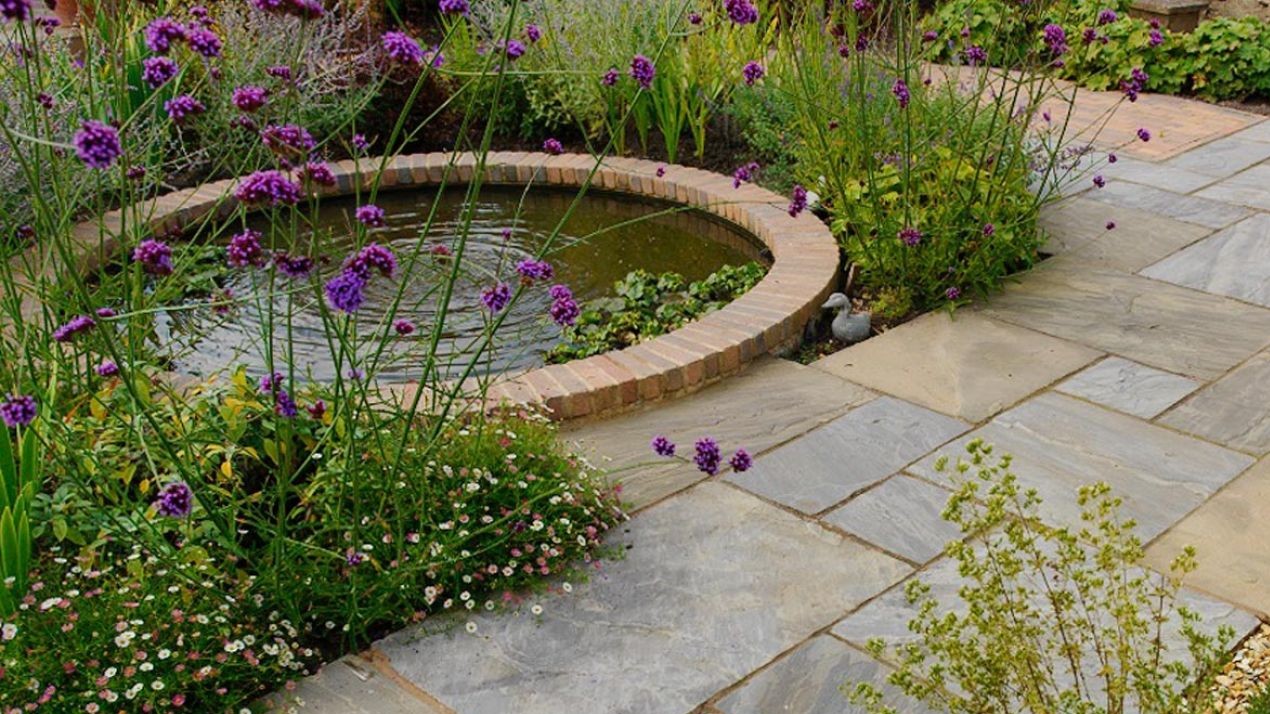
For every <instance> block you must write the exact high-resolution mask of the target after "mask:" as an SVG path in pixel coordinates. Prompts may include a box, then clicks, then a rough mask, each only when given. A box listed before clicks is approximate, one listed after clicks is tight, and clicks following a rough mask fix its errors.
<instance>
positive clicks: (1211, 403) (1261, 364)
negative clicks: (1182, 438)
mask: <svg viewBox="0 0 1270 714" xmlns="http://www.w3.org/2000/svg"><path fill="white" fill-rule="evenodd" d="M1159 422H1160V423H1161V424H1167V425H1168V426H1171V427H1173V428H1175V429H1180V430H1182V431H1185V432H1189V433H1191V434H1196V435H1198V436H1202V437H1204V438H1205V439H1209V440H1212V441H1216V442H1220V443H1222V444H1226V445H1227V446H1230V447H1233V448H1236V449H1240V450H1242V451H1247V452H1250V453H1254V454H1258V455H1261V454H1266V453H1270V352H1262V353H1261V354H1259V355H1257V356H1256V357H1253V358H1252V359H1250V360H1248V362H1246V363H1245V364H1243V365H1241V366H1240V367H1239V369H1236V370H1235V371H1233V372H1231V373H1230V374H1228V375H1226V376H1225V377H1223V378H1221V379H1220V380H1218V381H1216V382H1214V383H1213V384H1210V385H1209V386H1207V387H1205V388H1204V389H1201V390H1200V391H1198V392H1196V393H1195V394H1194V395H1192V396H1191V398H1190V399H1187V400H1186V401H1184V402H1182V403H1181V404H1179V405H1178V406H1176V407H1174V408H1173V410H1171V411H1169V412H1168V413H1166V414H1165V415H1164V416H1162V417H1160V419H1159ZM1267 549H1268V550H1270V543H1267Z"/></svg>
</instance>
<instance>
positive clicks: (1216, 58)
mask: <svg viewBox="0 0 1270 714" xmlns="http://www.w3.org/2000/svg"><path fill="white" fill-rule="evenodd" d="M1181 46H1182V49H1181V50H1180V51H1175V52H1171V53H1170V54H1169V56H1168V58H1167V60H1166V62H1165V63H1164V66H1163V67H1161V68H1160V71H1162V72H1163V73H1165V74H1177V75H1180V76H1182V77H1185V78H1187V79H1188V84H1187V88H1188V89H1189V90H1190V91H1192V92H1194V93H1195V94H1197V95H1199V96H1200V97H1203V98H1204V99H1209V100H1213V101H1217V100H1221V99H1232V98H1233V99H1242V98H1245V97H1248V96H1253V95H1255V96H1262V97H1270V23H1267V22H1266V21H1264V20H1261V19H1258V18H1255V17H1245V18H1240V19H1234V18H1228V17H1223V18H1217V19H1214V20H1210V21H1208V22H1204V23H1201V24H1200V26H1199V27H1198V28H1196V30H1195V31H1194V32H1192V33H1191V34H1189V35H1185V36H1184V39H1183V41H1182V43H1181ZM1153 86H1154V85H1153Z"/></svg>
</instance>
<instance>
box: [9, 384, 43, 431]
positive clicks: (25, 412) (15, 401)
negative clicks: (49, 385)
mask: <svg viewBox="0 0 1270 714" xmlns="http://www.w3.org/2000/svg"><path fill="white" fill-rule="evenodd" d="M38 411H39V408H38V407H37V406H36V404H35V397H32V396H30V395H27V394H10V395H9V399H8V400H6V401H5V402H4V403H3V404H0V419H3V420H4V425H5V426H7V427H9V428H10V429H14V428H17V427H19V426H30V425H31V422H33V421H35V415H36V413H37V412H38ZM2 438H8V437H2Z"/></svg>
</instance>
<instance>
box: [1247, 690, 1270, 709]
mask: <svg viewBox="0 0 1270 714" xmlns="http://www.w3.org/2000/svg"><path fill="white" fill-rule="evenodd" d="M1248 714H1270V688H1265V689H1262V690H1261V692H1260V693H1258V694H1257V695H1256V696H1254V697H1253V698H1252V699H1250V700H1249V701H1248Z"/></svg>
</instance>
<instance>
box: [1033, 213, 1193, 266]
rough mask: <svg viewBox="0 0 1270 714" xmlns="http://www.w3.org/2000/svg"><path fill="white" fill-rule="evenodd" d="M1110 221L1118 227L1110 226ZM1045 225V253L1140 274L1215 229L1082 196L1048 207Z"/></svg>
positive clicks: (1044, 214)
mask: <svg viewBox="0 0 1270 714" xmlns="http://www.w3.org/2000/svg"><path fill="white" fill-rule="evenodd" d="M1108 222H1113V223H1115V228H1112V229H1108V228H1107V224H1108ZM1040 224H1041V228H1042V229H1043V230H1044V231H1045V232H1046V235H1047V242H1046V244H1045V247H1044V248H1043V250H1044V251H1045V252H1047V253H1052V254H1060V253H1069V254H1071V255H1072V257H1073V258H1079V259H1080V260H1081V262H1084V263H1089V264H1091V265H1094V266H1097V267H1103V268H1109V269H1112V270H1119V271H1122V272H1126V273H1136V272H1138V271H1139V270H1141V269H1143V268H1145V267H1147V266H1148V265H1151V264H1152V263H1154V262H1156V261H1158V260H1160V259H1162V258H1165V257H1167V256H1169V255H1171V254H1173V253H1175V252H1177V251H1178V250H1180V249H1182V248H1184V247H1186V246H1188V245H1190V244H1191V243H1194V242H1195V241H1197V240H1199V239H1200V238H1203V237H1204V236H1206V235H1208V234H1210V233H1212V230H1213V229H1211V228H1206V227H1204V226H1197V225H1195V224H1193V223H1185V222H1183V221H1177V220H1173V219H1172V218H1167V217H1165V216H1161V215H1159V214H1156V213H1150V212H1147V211H1141V210H1138V209H1136V208H1127V207H1125V206H1115V205H1112V204H1110V203H1103V202H1101V201H1094V200H1091V199H1088V198H1082V197H1077V198H1071V199H1067V200H1065V201H1061V202H1059V203H1055V204H1052V205H1050V206H1046V207H1045V208H1044V209H1043V210H1042V212H1041V220H1040Z"/></svg>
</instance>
